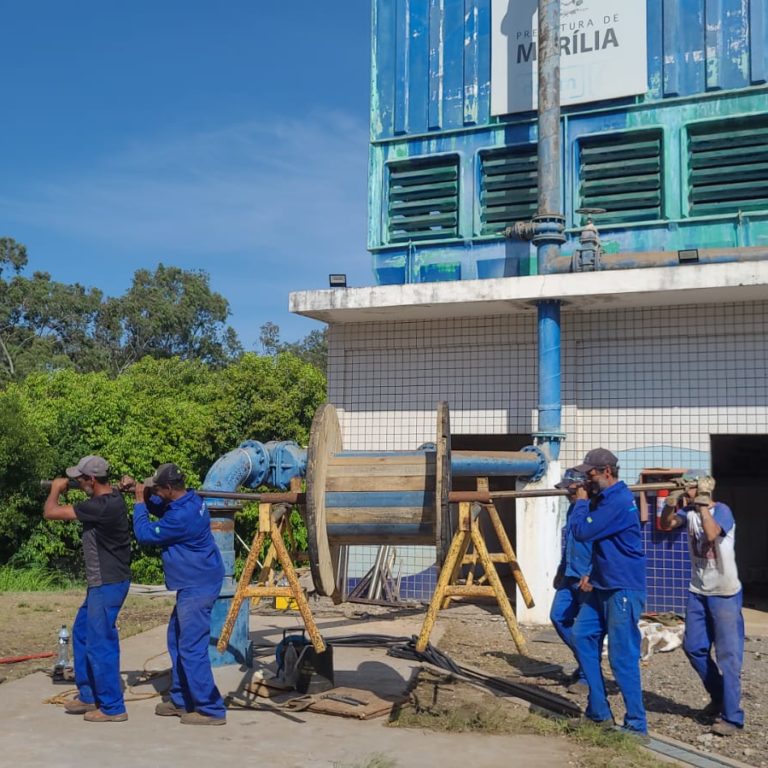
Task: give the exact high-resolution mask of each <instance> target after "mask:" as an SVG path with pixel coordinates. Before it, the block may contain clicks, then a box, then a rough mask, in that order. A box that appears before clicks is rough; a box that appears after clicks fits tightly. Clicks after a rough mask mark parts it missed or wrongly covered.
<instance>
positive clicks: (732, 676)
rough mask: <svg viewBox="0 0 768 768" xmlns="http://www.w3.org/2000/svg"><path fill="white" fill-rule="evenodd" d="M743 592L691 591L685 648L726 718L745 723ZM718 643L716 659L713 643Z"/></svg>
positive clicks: (686, 615) (686, 653) (741, 724)
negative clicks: (719, 594) (742, 685)
mask: <svg viewBox="0 0 768 768" xmlns="http://www.w3.org/2000/svg"><path fill="white" fill-rule="evenodd" d="M741 606H742V592H738V593H737V594H735V595H731V596H730V597H720V596H717V595H711V596H709V597H705V596H704V595H699V594H696V593H695V592H689V593H688V606H687V608H686V611H685V635H684V637H683V650H684V651H685V655H686V656H687V657H688V660H689V661H690V662H691V665H692V666H693V668H694V669H695V670H696V673H697V674H698V676H699V677H700V678H701V682H702V683H704V687H705V688H706V689H707V693H708V694H709V695H710V696H711V697H712V701H713V702H715V704H720V707H721V709H720V711H721V714H722V716H723V720H727V721H728V722H729V723H733V724H734V725H737V726H739V727H741V726H743V725H744V710H743V709H742V708H741V666H742V663H743V661H744V616H743V615H742V612H741ZM713 645H714V646H715V660H716V662H717V663H715V660H713V659H712V646H713Z"/></svg>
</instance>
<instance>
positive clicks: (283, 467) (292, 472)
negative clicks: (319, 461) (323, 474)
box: [266, 440, 307, 489]
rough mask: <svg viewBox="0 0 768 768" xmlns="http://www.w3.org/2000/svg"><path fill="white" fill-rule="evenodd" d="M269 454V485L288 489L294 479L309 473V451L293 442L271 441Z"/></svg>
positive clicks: (268, 447)
mask: <svg viewBox="0 0 768 768" xmlns="http://www.w3.org/2000/svg"><path fill="white" fill-rule="evenodd" d="M266 449H267V451H268V453H269V478H268V483H269V485H271V486H273V487H274V488H282V489H286V488H288V486H289V485H290V484H291V480H292V479H293V478H294V477H304V475H305V474H306V471H307V450H306V448H302V447H301V446H299V444H298V443H296V442H295V441H293V440H280V441H277V440H271V441H270V442H268V443H267V444H266Z"/></svg>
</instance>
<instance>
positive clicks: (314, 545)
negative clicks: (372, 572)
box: [306, 402, 453, 600]
mask: <svg viewBox="0 0 768 768" xmlns="http://www.w3.org/2000/svg"><path fill="white" fill-rule="evenodd" d="M306 477H307V496H306V498H307V506H306V522H307V546H308V549H309V557H310V569H311V571H312V578H313V580H314V583H315V588H316V589H317V591H318V592H319V593H320V594H323V595H328V596H330V597H331V598H333V599H334V600H339V599H340V595H339V594H338V589H337V585H336V573H337V567H338V551H339V546H341V545H342V544H373V545H383V544H394V545H402V546H408V545H425V544H434V546H435V548H436V559H437V562H438V564H439V565H442V563H443V560H444V559H445V556H446V553H447V551H448V548H449V546H450V542H451V538H452V535H453V530H452V526H451V525H450V513H449V506H448V496H449V493H450V490H451V434H450V418H449V412H448V404H447V403H444V402H443V403H440V404H439V406H438V409H437V440H436V449H435V450H427V451H400V452H391V453H388V452H382V451H369V452H366V451H359V452H358V451H355V452H349V453H344V452H343V451H342V439H341V430H340V427H339V420H338V416H337V414H336V409H335V408H334V407H333V406H332V405H330V404H329V403H326V404H325V405H323V406H321V407H320V408H319V409H318V411H317V413H316V414H315V418H314V420H313V422H312V431H311V433H310V438H309V446H308V449H307V474H306ZM414 497H416V498H417V499H420V500H419V501H413V498H414ZM340 498H341V499H345V501H339V499H340ZM382 498H383V499H384V500H383V501H382ZM368 499H370V503H368ZM390 499H391V502H390ZM398 499H404V501H402V502H398ZM409 499H410V501H409ZM347 500H348V501H347Z"/></svg>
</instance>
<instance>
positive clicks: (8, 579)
mask: <svg viewBox="0 0 768 768" xmlns="http://www.w3.org/2000/svg"><path fill="white" fill-rule="evenodd" d="M77 586H78V584H76V583H75V582H73V581H72V579H70V578H69V577H68V576H64V575H62V574H61V573H57V572H55V571H48V570H46V569H44V568H11V566H9V565H4V566H2V567H0V592H54V591H60V590H65V589H73V588H74V587H77Z"/></svg>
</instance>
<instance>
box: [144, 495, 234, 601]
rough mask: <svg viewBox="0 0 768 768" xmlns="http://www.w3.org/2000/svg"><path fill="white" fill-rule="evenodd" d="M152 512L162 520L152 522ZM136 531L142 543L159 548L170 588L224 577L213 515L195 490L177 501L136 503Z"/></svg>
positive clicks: (153, 499) (157, 498)
mask: <svg viewBox="0 0 768 768" xmlns="http://www.w3.org/2000/svg"><path fill="white" fill-rule="evenodd" d="M150 513H151V514H153V515H154V516H156V517H158V518H159V519H158V520H156V521H152V520H150V519H149V515H150ZM133 532H134V534H135V535H136V539H137V541H138V542H139V544H147V545H150V544H156V545H159V546H160V548H161V556H162V559H163V573H164V574H165V585H166V586H167V587H168V589H174V590H178V589H184V588H185V587H202V586H205V585H208V584H213V583H215V582H219V583H220V582H221V580H222V579H223V578H224V563H223V561H222V559H221V553H220V552H219V548H218V547H217V546H216V542H215V541H214V540H213V534H212V533H211V516H210V515H209V514H208V508H207V507H206V506H205V503H204V502H203V500H202V499H201V498H200V497H199V496H198V495H197V494H196V493H195V492H194V491H187V492H186V493H185V494H184V495H183V496H181V497H180V498H178V499H176V500H175V501H170V502H169V501H163V500H162V499H161V498H160V497H159V496H152V498H151V499H150V500H149V504H148V505H147V504H144V503H138V504H136V506H135V507H134V509H133Z"/></svg>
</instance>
